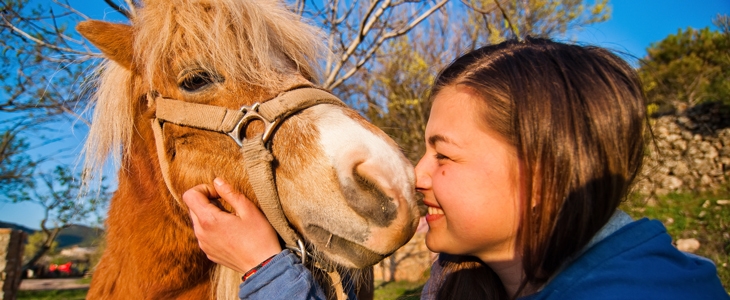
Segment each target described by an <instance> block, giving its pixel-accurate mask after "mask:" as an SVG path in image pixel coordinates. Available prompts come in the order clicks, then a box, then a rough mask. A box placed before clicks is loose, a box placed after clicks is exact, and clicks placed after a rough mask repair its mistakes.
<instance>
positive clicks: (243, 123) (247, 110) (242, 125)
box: [228, 102, 279, 147]
mask: <svg viewBox="0 0 730 300" xmlns="http://www.w3.org/2000/svg"><path fill="white" fill-rule="evenodd" d="M260 105H261V103H259V102H256V103H254V104H253V105H244V106H242V107H241V112H243V117H241V120H240V121H238V124H236V126H235V127H233V130H231V132H228V135H229V136H230V137H231V138H233V140H234V141H235V142H236V144H238V146H241V147H243V141H244V140H245V139H246V127H248V123H250V122H251V121H255V120H259V121H261V122H264V133H263V135H262V136H261V139H262V140H263V141H264V144H266V142H268V141H269V139H271V134H272V133H273V132H274V129H276V127H277V126H278V125H279V120H273V121H271V120H268V119H266V118H265V117H264V116H262V115H261V114H259V106H260Z"/></svg>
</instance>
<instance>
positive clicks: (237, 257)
mask: <svg viewBox="0 0 730 300" xmlns="http://www.w3.org/2000/svg"><path fill="white" fill-rule="evenodd" d="M213 183H214V187H211V186H210V185H205V184H201V185H198V186H195V187H193V188H191V189H189V190H187V191H186V192H185V193H184V194H183V197H182V199H183V201H185V203H186V204H187V206H188V208H189V209H190V218H191V219H192V221H193V229H194V230H195V236H196V237H197V238H198V244H199V245H200V249H202V250H203V252H205V254H206V255H207V256H208V259H210V260H212V261H214V262H216V263H218V264H221V265H224V266H226V267H229V268H231V269H233V270H236V271H238V272H240V273H245V272H246V271H248V270H250V269H252V268H253V267H255V266H257V265H258V264H260V263H261V262H263V261H264V260H266V259H267V258H269V257H271V256H273V255H276V254H277V253H279V252H281V250H282V249H281V245H280V244H279V239H278V237H277V234H276V231H274V228H273V227H271V224H269V221H268V220H266V217H264V214H263V213H262V212H261V211H260V210H259V209H258V207H256V206H255V205H254V204H253V203H252V202H251V201H250V200H248V199H247V198H246V197H245V196H243V195H242V194H238V193H236V192H235V191H233V188H232V187H231V186H230V185H229V184H228V183H226V182H225V181H223V180H222V179H220V178H216V179H215V180H213ZM216 198H221V199H223V200H224V201H226V202H228V203H229V204H230V205H231V206H232V207H233V209H234V210H235V212H236V214H231V213H228V212H225V211H222V210H221V209H220V208H218V207H217V206H215V205H214V204H213V203H211V202H210V199H216Z"/></svg>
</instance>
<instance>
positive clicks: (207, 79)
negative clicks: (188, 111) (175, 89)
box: [178, 71, 218, 92]
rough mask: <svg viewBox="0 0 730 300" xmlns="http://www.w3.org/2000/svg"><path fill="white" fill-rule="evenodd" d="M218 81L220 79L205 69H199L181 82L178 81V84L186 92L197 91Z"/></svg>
mask: <svg viewBox="0 0 730 300" xmlns="http://www.w3.org/2000/svg"><path fill="white" fill-rule="evenodd" d="M216 81H218V80H216V77H215V76H214V75H212V74H210V73H208V72H205V71H198V72H191V73H189V74H188V75H186V76H185V77H184V78H183V79H182V80H181V81H180V83H178V86H180V88H181V89H183V90H185V91H186V92H196V91H198V90H200V89H202V88H204V87H206V86H208V85H210V84H212V83H214V82H216Z"/></svg>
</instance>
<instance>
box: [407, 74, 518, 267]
mask: <svg viewBox="0 0 730 300" xmlns="http://www.w3.org/2000/svg"><path fill="white" fill-rule="evenodd" d="M479 101H480V100H479V98H477V96H476V95H474V94H473V93H472V92H471V90H470V89H469V88H466V87H463V86H449V87H446V88H444V89H442V90H441V91H440V92H439V93H438V94H437V95H436V97H435V98H434V103H433V107H432V108H431V116H430V118H429V120H428V125H427V126H426V154H425V155H424V156H423V158H421V161H420V162H419V163H418V165H417V166H416V189H417V190H418V191H419V192H421V193H423V195H424V202H425V204H426V205H427V206H428V214H427V215H426V220H427V221H428V226H429V230H428V233H427V234H426V246H427V247H428V248H429V249H430V250H431V251H433V252H440V253H441V252H442V253H449V254H458V255H473V256H476V257H478V258H480V259H481V260H482V261H484V262H497V261H504V260H512V259H514V258H515V241H516V236H517V228H518V224H519V219H520V204H519V201H518V197H519V193H518V192H517V187H518V186H519V185H518V182H519V181H518V178H519V177H518V172H519V168H518V164H517V159H516V155H515V150H514V147H512V146H510V145H509V144H507V143H506V142H505V141H503V140H502V138H501V137H500V136H499V135H497V134H496V133H494V132H492V131H491V130H490V129H489V128H487V127H486V126H485V125H483V124H484V122H483V121H479V120H480V118H481V117H480V115H479V112H480V111H482V110H483V109H489V107H486V108H485V107H483V106H484V104H479Z"/></svg>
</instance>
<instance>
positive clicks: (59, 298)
mask: <svg viewBox="0 0 730 300" xmlns="http://www.w3.org/2000/svg"><path fill="white" fill-rule="evenodd" d="M87 291H88V290H87V289H75V290H57V291H18V298H17V299H18V300H83V299H86V292H87Z"/></svg>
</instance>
